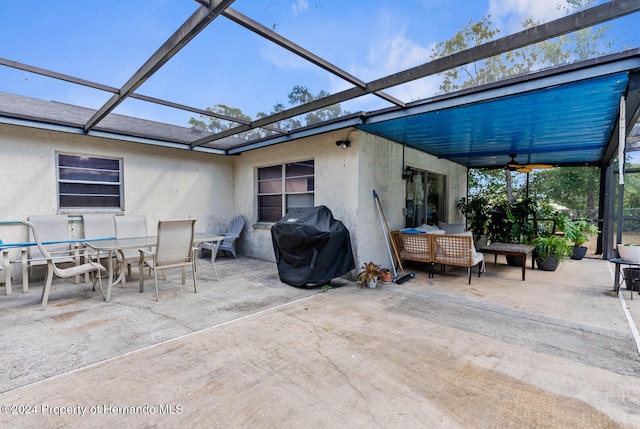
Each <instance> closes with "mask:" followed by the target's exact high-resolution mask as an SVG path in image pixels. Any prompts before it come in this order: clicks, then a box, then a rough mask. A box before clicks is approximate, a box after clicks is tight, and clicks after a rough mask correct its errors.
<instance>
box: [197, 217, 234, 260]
mask: <svg viewBox="0 0 640 429" xmlns="http://www.w3.org/2000/svg"><path fill="white" fill-rule="evenodd" d="M242 228H244V218H243V217H242V216H236V217H235V218H233V219H232V220H231V224H230V225H229V230H228V231H227V232H226V233H219V234H218V235H222V236H223V237H224V240H222V243H220V244H219V245H218V248H217V249H215V246H213V247H212V246H211V243H202V245H201V247H200V256H201V257H202V251H203V250H204V249H209V250H211V252H216V251H222V252H224V253H225V254H226V252H229V253H231V254H232V255H233V257H234V258H235V257H236V240H237V239H238V238H240V234H241V233H242ZM214 258H215V255H214Z"/></svg>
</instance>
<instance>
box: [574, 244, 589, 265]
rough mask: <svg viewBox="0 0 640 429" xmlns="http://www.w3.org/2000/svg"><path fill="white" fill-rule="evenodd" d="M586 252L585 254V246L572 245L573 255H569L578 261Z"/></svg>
mask: <svg viewBox="0 0 640 429" xmlns="http://www.w3.org/2000/svg"><path fill="white" fill-rule="evenodd" d="M586 254H587V247H586V246H574V247H573V255H572V256H571V259H575V260H578V261H579V260H581V259H582V258H584V257H585V255H586Z"/></svg>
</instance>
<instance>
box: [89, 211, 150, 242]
mask: <svg viewBox="0 0 640 429" xmlns="http://www.w3.org/2000/svg"><path fill="white" fill-rule="evenodd" d="M113 218H114V216H113V215H112V214H103V213H96V214H84V215H82V224H83V227H84V238H107V237H112V238H113V237H115V236H116V224H115V221H114V220H113ZM145 223H146V222H145Z"/></svg>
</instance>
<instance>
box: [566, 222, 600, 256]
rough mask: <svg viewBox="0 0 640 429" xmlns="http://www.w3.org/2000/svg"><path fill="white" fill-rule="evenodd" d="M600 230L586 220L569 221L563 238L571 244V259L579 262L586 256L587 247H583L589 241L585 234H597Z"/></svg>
mask: <svg viewBox="0 0 640 429" xmlns="http://www.w3.org/2000/svg"><path fill="white" fill-rule="evenodd" d="M599 232H600V230H599V229H598V227H596V226H595V225H593V224H590V223H589V222H587V221H586V220H578V221H572V220H569V221H568V222H567V223H566V225H565V229H564V236H565V237H566V238H567V240H568V241H569V242H570V243H573V255H572V256H571V259H577V260H580V259H582V258H584V256H585V255H586V254H587V247H586V246H585V245H584V243H586V242H587V241H589V236H588V235H587V234H597V233H599Z"/></svg>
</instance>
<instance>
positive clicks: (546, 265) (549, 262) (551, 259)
mask: <svg viewBox="0 0 640 429" xmlns="http://www.w3.org/2000/svg"><path fill="white" fill-rule="evenodd" d="M536 265H537V266H538V268H539V269H541V270H542V271H555V270H557V269H558V259H556V257H555V255H549V256H547V257H546V258H541V257H537V258H536Z"/></svg>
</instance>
